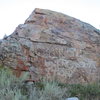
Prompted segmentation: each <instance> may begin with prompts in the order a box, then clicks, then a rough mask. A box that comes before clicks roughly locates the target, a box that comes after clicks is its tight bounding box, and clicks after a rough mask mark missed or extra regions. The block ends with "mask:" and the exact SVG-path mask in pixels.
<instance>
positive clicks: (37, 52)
mask: <svg viewBox="0 0 100 100" xmlns="http://www.w3.org/2000/svg"><path fill="white" fill-rule="evenodd" d="M0 64H3V65H5V66H8V67H10V68H12V69H14V73H15V74H16V75H17V76H20V75H21V73H22V72H29V74H30V75H31V78H32V79H34V80H38V79H40V78H41V77H46V78H48V79H52V78H56V79H57V80H59V81H61V82H65V83H90V82H94V81H97V80H99V76H100V31H99V30H98V29H96V28H94V27H93V26H91V25H89V24H87V23H84V22H81V21H80V20H78V19H75V18H73V17H70V16H67V15H64V14H61V13H57V12H53V11H49V10H44V9H35V10H34V11H33V12H32V14H31V15H30V16H29V18H28V19H27V20H26V21H25V23H24V24H21V25H19V26H18V27H17V28H16V29H15V31H14V32H13V33H12V34H11V35H10V36H8V37H5V38H4V39H3V40H1V42H0Z"/></svg>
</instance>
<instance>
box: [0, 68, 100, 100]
mask: <svg viewBox="0 0 100 100" xmlns="http://www.w3.org/2000/svg"><path fill="white" fill-rule="evenodd" d="M26 77H27V74H24V75H22V76H21V77H20V78H17V77H16V76H14V75H13V74H12V71H11V70H10V69H8V68H3V67H2V68H0V100H65V98H67V97H74V96H76V97H78V98H79V99H80V100H100V83H99V82H98V83H95V84H87V85H86V84H85V85H82V84H62V83H59V82H56V81H47V80H44V79H43V80H41V82H35V83H32V82H28V83H25V79H26Z"/></svg>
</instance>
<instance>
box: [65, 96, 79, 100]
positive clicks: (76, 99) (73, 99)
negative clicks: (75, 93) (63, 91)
mask: <svg viewBox="0 0 100 100" xmlns="http://www.w3.org/2000/svg"><path fill="white" fill-rule="evenodd" d="M65 100H79V99H78V98H77V97H71V98H67V99H65Z"/></svg>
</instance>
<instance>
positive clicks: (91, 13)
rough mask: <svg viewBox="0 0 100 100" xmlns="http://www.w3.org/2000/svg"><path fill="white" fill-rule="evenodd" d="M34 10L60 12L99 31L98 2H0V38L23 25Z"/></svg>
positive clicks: (18, 0) (44, 0)
mask: <svg viewBox="0 0 100 100" xmlns="http://www.w3.org/2000/svg"><path fill="white" fill-rule="evenodd" d="M35 8H43V9H50V10H53V11H57V12H62V13H64V14H67V15H69V16H72V17H75V18H77V19H80V20H82V21H84V22H87V23H90V24H91V25H93V26H94V27H96V28H98V29H100V0H0V38H3V36H4V35H5V34H7V35H9V34H11V33H12V32H13V31H14V30H15V28H16V27H17V26H18V25H19V24H23V23H24V21H25V20H26V19H27V17H28V16H29V15H30V14H31V12H32V11H33V10H34V9H35Z"/></svg>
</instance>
